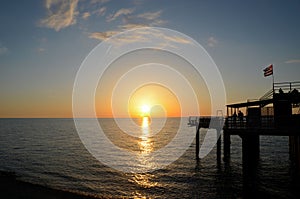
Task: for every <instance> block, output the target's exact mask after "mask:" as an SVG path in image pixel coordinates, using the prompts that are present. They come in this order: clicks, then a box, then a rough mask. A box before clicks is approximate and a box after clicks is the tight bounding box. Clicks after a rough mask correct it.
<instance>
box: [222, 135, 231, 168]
mask: <svg viewBox="0 0 300 199" xmlns="http://www.w3.org/2000/svg"><path fill="white" fill-rule="evenodd" d="M223 140H224V161H225V162H227V161H229V159H230V134H229V133H228V132H227V131H226V130H224V131H223Z"/></svg>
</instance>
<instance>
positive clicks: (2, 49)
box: [0, 43, 8, 55]
mask: <svg viewBox="0 0 300 199" xmlns="http://www.w3.org/2000/svg"><path fill="white" fill-rule="evenodd" d="M6 53H8V48H7V47H5V46H3V45H2V44H1V43H0V55H4V54H6Z"/></svg>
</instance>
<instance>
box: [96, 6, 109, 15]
mask: <svg viewBox="0 0 300 199" xmlns="http://www.w3.org/2000/svg"><path fill="white" fill-rule="evenodd" d="M106 10H107V8H106V7H102V8H100V9H99V10H97V11H96V14H97V15H100V16H104V15H105V13H106Z"/></svg>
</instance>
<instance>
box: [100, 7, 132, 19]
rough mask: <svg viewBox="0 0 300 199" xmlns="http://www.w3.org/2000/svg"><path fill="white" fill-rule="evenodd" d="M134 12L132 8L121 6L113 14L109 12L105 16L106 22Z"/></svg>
mask: <svg viewBox="0 0 300 199" xmlns="http://www.w3.org/2000/svg"><path fill="white" fill-rule="evenodd" d="M133 12H134V9H133V8H122V9H120V10H118V11H117V12H116V13H115V14H111V15H109V16H108V17H107V18H106V21H107V22H111V21H114V20H116V19H117V18H118V17H120V16H126V15H130V14H132V13H133Z"/></svg>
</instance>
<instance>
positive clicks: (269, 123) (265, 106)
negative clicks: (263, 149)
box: [190, 82, 300, 173]
mask: <svg viewBox="0 0 300 199" xmlns="http://www.w3.org/2000/svg"><path fill="white" fill-rule="evenodd" d="M299 89H300V82H282V83H274V84H273V88H272V90H270V91H268V92H267V93H266V94H265V95H263V96H262V97H261V98H260V99H257V100H247V101H246V102H241V103H234V104H228V105H227V114H226V117H198V118H196V119H197V122H196V123H197V124H196V125H197V129H196V158H197V159H198V158H199V130H200V128H214V129H216V130H217V133H218V134H219V135H220V134H221V131H223V160H224V162H228V161H229V160H230V145H231V142H230V139H231V138H230V137H231V136H232V135H238V136H239V137H240V138H241V139H242V163H243V170H247V169H249V168H251V167H254V166H255V164H256V163H257V160H258V158H259V151H260V150H259V144H260V139H259V137H260V136H261V135H265V136H289V148H290V158H291V159H292V160H293V162H295V166H296V169H297V171H298V172H299V173H300V93H299ZM244 114H245V115H244ZM222 120H223V121H222ZM191 124H195V122H190V125H191ZM220 159H221V136H219V137H218V142H217V160H218V161H220Z"/></svg>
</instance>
